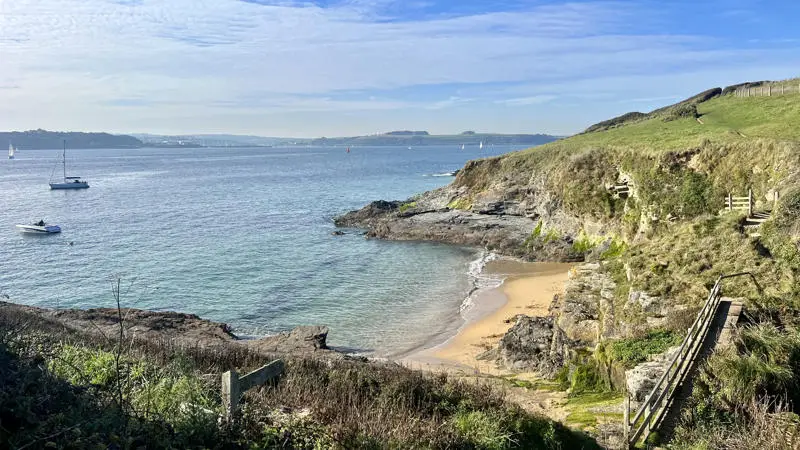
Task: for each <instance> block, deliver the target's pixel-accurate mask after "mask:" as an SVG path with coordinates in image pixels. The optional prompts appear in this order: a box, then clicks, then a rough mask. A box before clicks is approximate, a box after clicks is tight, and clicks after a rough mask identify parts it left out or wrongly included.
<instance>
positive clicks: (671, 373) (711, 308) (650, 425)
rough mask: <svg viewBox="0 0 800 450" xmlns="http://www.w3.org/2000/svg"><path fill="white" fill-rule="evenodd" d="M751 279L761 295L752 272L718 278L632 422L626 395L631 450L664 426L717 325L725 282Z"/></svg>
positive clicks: (628, 437)
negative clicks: (710, 329)
mask: <svg viewBox="0 0 800 450" xmlns="http://www.w3.org/2000/svg"><path fill="white" fill-rule="evenodd" d="M745 275H747V276H750V277H751V278H752V280H753V282H754V283H755V285H756V288H758V291H759V292H761V286H759V284H758V282H757V281H756V279H755V277H754V276H753V274H751V273H750V272H743V273H737V274H733V275H721V276H720V277H719V278H717V281H716V283H714V287H713V288H711V292H710V293H709V294H708V299H707V300H706V302H705V304H704V305H703V308H702V309H701V310H700V312H699V313H697V318H696V319H695V321H694V323H693V324H692V326H691V327H690V328H689V331H688V332H687V333H686V337H685V338H684V339H683V342H682V343H681V346H680V348H679V350H678V352H677V353H676V354H675V356H674V357H673V358H672V360H671V361H670V362H669V365H667V367H666V370H665V371H664V374H663V375H662V376H661V378H659V379H658V381H657V382H656V384H655V386H653V389H652V390H651V391H650V394H648V395H647V398H645V400H644V402H643V403H642V404H641V405H639V409H638V411H636V414H634V416H633V420H631V418H630V417H631V410H630V407H631V403H630V394H626V395H625V411H624V416H623V420H624V433H625V439H626V441H627V443H628V446H629V447H632V446H634V445H635V444H636V443H637V442H638V441H639V439H640V438H641V437H645V438H646V437H647V436H648V435H649V434H650V432H651V431H653V430H654V429H655V428H657V427H658V426H659V425H660V424H661V420H662V419H663V418H664V415H665V413H666V412H667V410H668V409H669V408H670V407H671V406H672V400H673V395H674V394H675V392H676V390H677V388H678V387H679V386H680V385H681V383H682V382H683V380H684V378H685V377H686V374H687V373H688V371H689V369H690V368H691V366H692V365H693V364H694V363H695V357H696V356H697V354H698V351H699V350H700V347H701V345H702V343H703V341H704V340H705V336H706V334H707V332H708V329H709V327H710V326H711V323H712V322H713V321H714V316H715V315H716V312H717V306H719V301H720V298H722V290H721V286H722V281H723V280H724V279H726V278H733V277H740V276H745Z"/></svg>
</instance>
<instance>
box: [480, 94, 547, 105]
mask: <svg viewBox="0 0 800 450" xmlns="http://www.w3.org/2000/svg"><path fill="white" fill-rule="evenodd" d="M556 98H558V97H557V96H555V95H534V96H532V97H517V98H508V99H504V100H497V101H495V103H500V104H503V105H509V106H526V105H541V104H542V103H547V102H549V101H551V100H555V99H556Z"/></svg>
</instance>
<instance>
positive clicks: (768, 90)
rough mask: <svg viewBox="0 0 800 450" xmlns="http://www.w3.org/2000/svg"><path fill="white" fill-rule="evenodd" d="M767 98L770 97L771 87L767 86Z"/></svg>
mask: <svg viewBox="0 0 800 450" xmlns="http://www.w3.org/2000/svg"><path fill="white" fill-rule="evenodd" d="M767 97H772V85H771V84H769V85H767Z"/></svg>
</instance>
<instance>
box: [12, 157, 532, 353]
mask: <svg viewBox="0 0 800 450" xmlns="http://www.w3.org/2000/svg"><path fill="white" fill-rule="evenodd" d="M511 150H516V148H511V147H507V146H495V147H494V148H485V149H483V150H479V149H477V148H475V149H467V150H463V151H462V150H461V149H460V146H441V147H440V146H428V147H417V148H412V149H408V148H405V147H372V148H369V147H353V148H351V150H350V153H347V152H346V151H345V149H344V148H342V147H303V148H297V147H290V148H282V147H273V148H225V149H214V148H201V149H174V148H173V149H157V148H145V149H130V150H72V151H68V152H67V171H68V175H80V176H82V177H85V178H86V180H87V181H88V182H89V183H90V185H91V187H90V188H89V189H87V190H81V191H51V190H49V188H48V186H47V182H48V177H49V176H50V174H51V173H52V172H53V171H54V169H60V167H58V166H59V164H60V162H59V161H60V160H59V157H60V151H59V150H40V151H22V152H19V153H18V154H17V158H16V159H14V160H4V161H2V164H0V189H2V190H3V192H4V193H5V195H3V196H2V198H1V199H0V208H2V210H3V211H4V214H3V215H2V217H0V245H1V246H2V248H3V249H4V253H5V254H4V256H3V267H4V270H3V271H2V273H0V295H4V296H8V298H9V300H10V301H13V302H17V303H23V304H29V305H34V306H41V307H50V308H56V307H57V308H94V307H113V306H114V305H115V303H114V298H113V296H112V294H111V284H112V281H113V280H115V279H120V280H121V282H122V286H123V288H122V304H123V306H124V307H131V308H140V309H149V310H156V311H165V310H173V311H180V312H185V313H191V314H197V315H199V316H200V317H202V318H205V319H209V320H214V321H220V322H225V323H227V324H229V325H230V326H231V327H232V328H233V330H234V332H235V333H237V334H238V335H240V336H244V337H255V336H264V335H270V334H274V333H277V332H280V331H286V330H289V329H291V328H293V327H295V326H298V325H327V326H328V327H330V330H331V331H330V335H329V344H330V345H332V346H334V347H337V348H340V349H346V350H348V351H352V352H356V353H362V354H368V355H372V356H383V357H391V356H392V355H397V354H403V353H407V352H408V351H409V350H411V349H415V348H421V347H424V346H427V345H433V344H436V343H438V342H441V341H443V340H445V339H446V338H447V337H449V336H451V335H453V334H454V333H455V332H456V330H457V329H458V327H459V326H460V325H461V324H462V323H463V319H462V318H461V315H460V310H461V308H462V305H463V304H464V303H465V298H467V297H468V295H469V294H470V292H471V291H473V290H474V288H475V287H476V286H477V287H481V286H484V285H486V280H483V279H481V277H480V273H479V272H480V268H482V264H483V263H482V261H483V260H482V259H481V258H482V257H483V256H484V255H483V254H482V251H481V250H480V249H475V248H465V247H459V246H451V245H445V244H438V243H429V242H390V241H381V240H368V239H365V238H364V236H363V234H362V233H361V232H360V231H359V230H343V231H344V234H343V235H340V236H335V235H332V232H333V231H334V230H335V227H334V226H333V222H332V219H333V217H335V216H336V215H339V214H343V213H345V212H347V211H349V210H352V209H357V208H360V207H362V206H364V205H366V204H367V203H369V202H371V201H373V200H379V199H384V200H403V199H406V198H408V197H410V196H412V195H414V194H417V193H421V192H424V191H426V190H430V189H435V188H438V187H440V186H444V185H445V184H447V183H449V182H450V181H452V177H450V176H447V174H448V173H451V172H453V171H455V170H457V169H460V168H461V167H462V166H463V165H464V163H465V162H466V161H468V160H470V159H476V158H480V157H488V156H493V155H499V154H502V153H506V152H508V151H511ZM39 219H45V220H46V221H47V222H48V223H53V224H58V225H60V226H61V227H62V229H63V232H62V233H61V234H60V235H52V236H33V237H31V236H25V235H22V234H20V233H18V232H17V231H16V230H15V225H16V224H24V223H30V222H33V221H37V220H39ZM482 283H483V284H482ZM489 284H491V282H489Z"/></svg>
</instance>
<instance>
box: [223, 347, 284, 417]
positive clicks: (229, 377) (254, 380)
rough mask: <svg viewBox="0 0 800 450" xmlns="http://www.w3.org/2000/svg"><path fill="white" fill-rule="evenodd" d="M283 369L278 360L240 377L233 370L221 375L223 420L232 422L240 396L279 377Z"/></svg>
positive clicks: (281, 363) (281, 362)
mask: <svg viewBox="0 0 800 450" xmlns="http://www.w3.org/2000/svg"><path fill="white" fill-rule="evenodd" d="M283 368H284V364H283V361H281V360H280V359H278V360H275V361H272V362H271V363H269V364H267V365H266V366H263V367H261V368H260V369H256V370H254V371H252V372H250V373H248V374H247V375H244V376H242V377H240V376H239V374H238V373H236V371H235V370H231V371H228V372H225V373H223V374H222V404H223V406H224V408H225V419H226V420H227V421H229V422H230V421H232V420H234V418H235V417H236V412H237V411H238V409H239V398H240V397H241V396H242V394H244V393H245V392H247V390H248V389H250V388H253V387H256V386H260V385H262V384H264V383H266V382H268V381H270V380H272V379H273V378H275V377H277V376H279V375H280V374H282V373H283Z"/></svg>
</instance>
